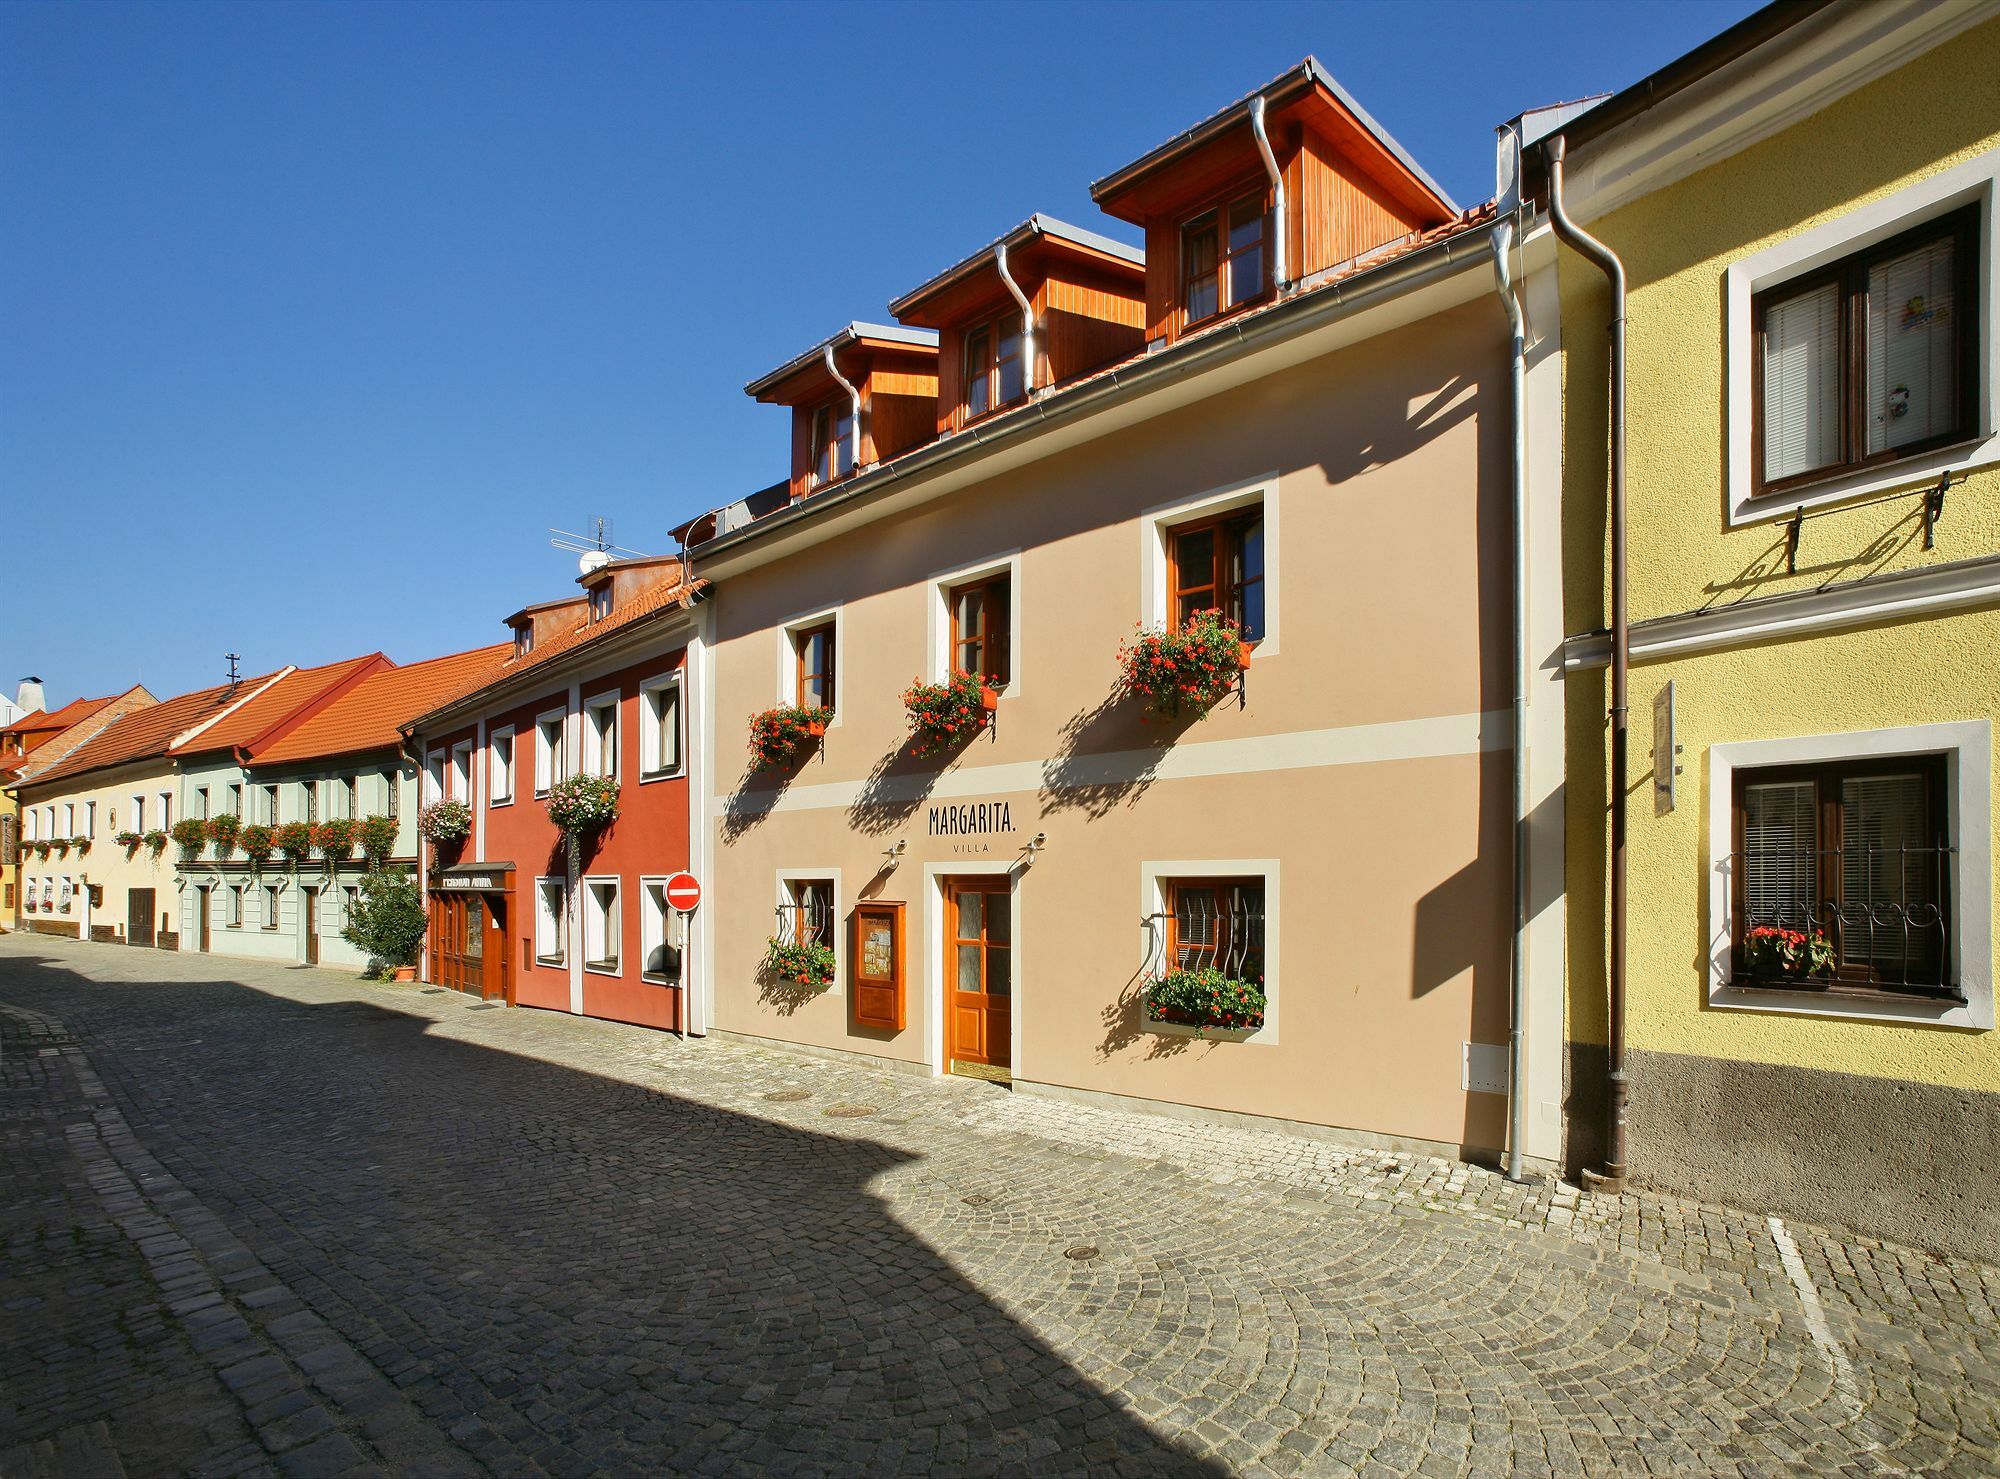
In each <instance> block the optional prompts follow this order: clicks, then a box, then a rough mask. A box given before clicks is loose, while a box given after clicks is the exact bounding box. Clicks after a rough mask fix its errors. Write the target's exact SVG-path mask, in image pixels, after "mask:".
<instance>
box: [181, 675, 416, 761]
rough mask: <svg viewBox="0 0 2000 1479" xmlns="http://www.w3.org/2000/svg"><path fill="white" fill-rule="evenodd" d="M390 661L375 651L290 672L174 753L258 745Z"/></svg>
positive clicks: (189, 753) (195, 752) (200, 753)
mask: <svg viewBox="0 0 2000 1479" xmlns="http://www.w3.org/2000/svg"><path fill="white" fill-rule="evenodd" d="M387 661H388V659H387V658H385V657H383V656H382V654H381V653H379V652H371V653H369V654H367V655H366V656H365V657H350V658H346V659H344V660H343V661H340V662H330V663H327V664H326V665H325V666H323V667H317V668H299V669H297V670H296V671H294V672H290V673H287V674H285V676H284V677H282V678H280V679H279V680H278V681H277V682H275V683H273V684H272V685H271V686H270V687H269V688H267V689H265V690H264V691H263V692H262V693H260V694H258V695H257V696H256V697H254V698H252V699H251V700H250V701H249V702H248V703H246V704H244V705H242V706H241V707H240V708H237V709H233V710H231V711H230V713H229V714H228V715H227V717H225V718H223V719H222V720H221V721H219V722H218V723H216V724H213V725H211V726H210V727H209V728H207V729H204V730H203V731H202V732H201V733H200V734H198V735H195V736H194V737H192V738H191V739H189V740H188V741H187V743H185V744H182V745H176V746H175V747H174V753H175V754H176V755H206V754H210V753H213V752H214V751H217V750H230V749H235V748H237V747H239V746H246V745H254V744H255V743H256V742H257V741H258V740H260V739H263V738H264V737H265V736H266V735H267V734H268V733H269V732H270V730H271V727H272V726H273V725H275V724H282V723H283V722H284V721H285V720H287V719H289V718H291V717H292V716H293V715H295V714H297V713H298V712H299V710H301V709H304V708H306V707H308V706H309V705H311V704H313V703H315V702H317V701H318V700H320V699H322V698H324V697H325V696H326V695H327V693H328V692H329V691H330V690H332V689H335V688H337V687H339V686H340V685H341V684H343V683H345V682H346V681H347V680H348V679H350V678H353V677H355V676H356V675H357V674H359V673H361V672H362V671H363V670H364V669H366V668H368V667H369V666H371V665H373V664H377V663H386V662H387Z"/></svg>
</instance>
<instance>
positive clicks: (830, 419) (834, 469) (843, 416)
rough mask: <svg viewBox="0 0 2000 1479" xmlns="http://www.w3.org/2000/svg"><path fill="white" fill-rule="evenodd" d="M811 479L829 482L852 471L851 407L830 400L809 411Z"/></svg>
mask: <svg viewBox="0 0 2000 1479" xmlns="http://www.w3.org/2000/svg"><path fill="white" fill-rule="evenodd" d="M812 449H813V479H814V481H815V482H820V483H831V482H833V481H834V480H835V479H837V478H844V477H846V476H847V475H848V474H849V473H851V472H853V471H854V407H853V405H852V403H850V402H848V401H834V402H831V403H829V404H827V405H824V406H821V407H820V408H819V409H818V410H817V411H815V412H813V419H812Z"/></svg>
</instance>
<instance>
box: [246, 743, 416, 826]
mask: <svg viewBox="0 0 2000 1479" xmlns="http://www.w3.org/2000/svg"><path fill="white" fill-rule="evenodd" d="M443 799H444V752H443V751H442V750H438V751H430V750H427V751H425V752H424V805H426V806H428V805H430V804H431V803H432V802H433V801H441V800H443ZM272 820H273V821H275V820H277V818H276V817H275V816H274V817H273V818H272Z"/></svg>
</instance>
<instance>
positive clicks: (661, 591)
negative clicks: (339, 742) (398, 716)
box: [404, 580, 708, 728]
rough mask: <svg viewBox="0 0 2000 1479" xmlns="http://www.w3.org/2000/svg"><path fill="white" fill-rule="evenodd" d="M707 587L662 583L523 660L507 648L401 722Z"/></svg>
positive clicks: (414, 721) (412, 721) (411, 724)
mask: <svg viewBox="0 0 2000 1479" xmlns="http://www.w3.org/2000/svg"><path fill="white" fill-rule="evenodd" d="M707 585H708V582H707V581H705V580H680V581H674V582H671V583H668V582H666V581H662V582H661V583H660V584H658V585H656V586H651V587H649V588H647V589H646V590H643V591H641V592H639V594H638V595H636V596H634V597H633V598H632V599H631V600H629V601H627V602H626V603H625V604H624V605H622V606H614V607H612V609H611V610H610V611H609V612H607V613H606V614H605V615H604V616H602V617H600V618H599V619H598V620H596V621H591V620H589V619H588V618H587V617H586V619H585V620H582V621H579V622H578V623H577V624H576V625H575V626H573V627H571V628H569V629H568V630H567V631H562V632H558V633H556V634H555V635H554V636H552V637H549V638H547V639H545V640H543V641H541V642H537V643H536V644H535V647H534V650H533V651H531V652H529V653H528V654H527V655H525V656H523V657H514V656H512V655H511V654H512V652H513V649H512V648H511V647H509V648H508V649H507V651H508V653H509V656H508V658H507V660H506V661H505V662H502V663H501V664H500V665H499V666H498V667H496V668H494V669H493V670H491V671H490V672H487V673H485V674H483V675H481V676H479V677H477V678H475V679H474V680H473V681H472V682H469V683H467V684H466V685H465V686H464V687H463V688H461V689H460V690H459V691H458V692H456V693H448V694H444V695H442V696H440V697H439V698H438V700H437V701H436V702H435V703H433V704H432V705H431V706H430V707H429V708H428V709H426V710H425V711H424V712H423V713H421V714H413V715H411V716H410V718H409V719H408V720H406V721H405V722H404V727H405V728H415V727H417V725H418V724H419V722H420V721H422V720H424V719H427V718H429V717H430V715H432V714H434V713H436V712H438V711H439V710H440V709H443V708H446V707H448V706H450V705H453V704H456V703H459V702H460V701H461V700H464V699H468V698H470V697H472V696H473V695H474V694H476V693H478V692H479V691H480V690H482V689H485V688H490V687H492V686H493V685H495V684H497V683H507V682H511V681H513V680H514V679H515V678H518V677H519V676H520V675H521V674H523V673H527V672H532V671H534V670H535V669H536V668H539V667H542V666H543V665H544V664H547V663H553V662H555V661H556V660H557V659H558V658H561V657H564V656H566V655H568V654H569V653H572V652H575V651H577V650H578V649H579V648H583V647H588V646H590V645H591V644H592V643H595V642H598V641H601V640H602V639H603V638H605V637H608V636H610V635H611V634H612V633H613V632H617V631H621V630H623V629H624V628H626V627H629V626H631V625H632V624H633V623H634V622H636V621H640V620H643V619H644V618H646V617H648V616H651V615H653V614H654V613H656V612H661V611H666V610H668V609H670V608H674V607H682V606H685V605H686V604H687V603H688V601H689V600H690V598H692V597H693V596H694V595H695V594H696V593H697V592H699V591H701V590H703V589H705V588H706V587H707Z"/></svg>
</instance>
